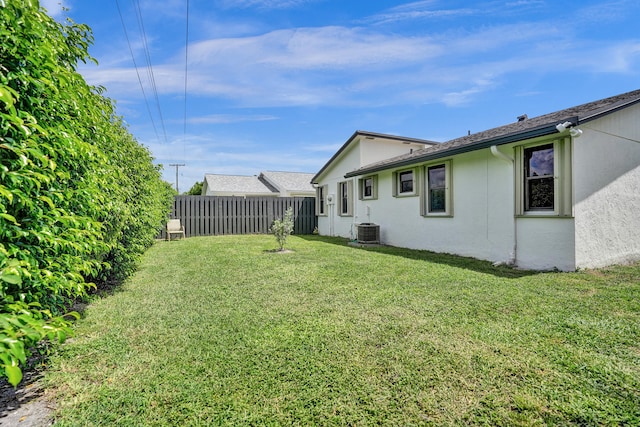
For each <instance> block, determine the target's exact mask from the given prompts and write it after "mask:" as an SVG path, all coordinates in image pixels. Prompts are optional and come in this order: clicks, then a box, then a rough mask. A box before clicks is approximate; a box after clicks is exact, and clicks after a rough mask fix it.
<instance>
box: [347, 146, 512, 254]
mask: <svg viewBox="0 0 640 427" xmlns="http://www.w3.org/2000/svg"><path fill="white" fill-rule="evenodd" d="M450 160H451V172H452V179H451V192H452V193H451V195H452V214H453V215H452V216H448V217H437V216H426V217H425V216H422V215H420V203H421V200H422V199H421V197H419V196H411V197H393V196H392V188H393V185H394V183H393V174H392V172H391V171H385V172H382V173H380V174H379V175H378V196H379V197H378V199H377V200H368V201H358V206H357V207H358V209H357V212H358V214H357V218H356V221H357V222H373V223H376V224H379V225H380V238H381V241H382V242H383V243H385V244H389V245H393V246H402V247H408V248H412V249H427V250H432V251H437V252H448V253H455V254H459V255H465V256H472V257H476V258H480V259H486V260H490V261H494V262H505V263H508V262H511V261H512V260H513V257H514V252H513V249H514V233H515V223H514V215H513V212H514V207H513V194H514V191H513V169H512V167H513V166H512V164H511V163H510V162H505V161H504V160H500V159H498V158H496V157H494V156H493V155H492V154H491V153H490V151H489V150H481V151H478V152H473V153H467V154H464V155H460V156H456V157H455V158H453V159H450ZM438 163H441V161H438V162H436V163H434V164H438ZM423 168H424V167H423V166H420V167H419V170H420V171H421V173H420V174H419V178H418V180H419V185H420V189H422V188H423V186H424V184H425V182H424V174H423V172H424V170H423ZM367 207H368V209H367ZM367 213H368V215H367Z"/></svg>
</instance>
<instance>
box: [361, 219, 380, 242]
mask: <svg viewBox="0 0 640 427" xmlns="http://www.w3.org/2000/svg"><path fill="white" fill-rule="evenodd" d="M358 243H380V226H379V225H377V224H371V223H370V222H363V223H362V224H358Z"/></svg>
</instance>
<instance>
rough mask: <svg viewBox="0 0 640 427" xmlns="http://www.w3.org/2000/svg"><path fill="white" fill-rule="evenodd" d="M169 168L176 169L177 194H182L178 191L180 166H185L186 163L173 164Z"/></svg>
mask: <svg viewBox="0 0 640 427" xmlns="http://www.w3.org/2000/svg"><path fill="white" fill-rule="evenodd" d="M169 166H175V167H176V193H178V194H180V190H179V189H178V168H179V167H180V166H184V163H173V164H170V165H169Z"/></svg>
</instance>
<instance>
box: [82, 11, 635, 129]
mask: <svg viewBox="0 0 640 427" xmlns="http://www.w3.org/2000/svg"><path fill="white" fill-rule="evenodd" d="M434 4H435V2H431V1H422V2H414V3H409V4H406V5H402V6H399V7H396V8H392V9H390V10H388V11H387V12H385V13H399V14H410V13H414V12H421V11H422V12H424V11H426V10H429V9H430V8H433V5H434ZM537 4H538V2H536V1H524V2H517V4H514V3H512V4H511V5H512V6H514V7H515V6H517V7H527V6H529V5H534V6H535V5H537ZM455 13H459V14H462V13H469V11H467V10H466V9H464V10H463V9H460V10H457V11H455ZM407 17H408V15H407ZM414 17H415V16H414ZM555 19H556V18H555V17H550V18H549V20H548V21H545V22H533V23H523V24H513V23H508V24H495V25H492V26H491V25H486V26H480V27H477V28H470V29H457V30H455V29H453V30H450V31H446V32H433V33H429V32H428V29H427V30H425V31H423V32H419V33H415V32H413V35H403V34H400V33H389V32H385V31H380V30H379V29H376V28H377V27H370V28H362V27H353V28H348V27H341V26H326V27H313V28H310V27H309V28H292V29H280V30H273V31H268V32H265V33H263V34H260V35H252V36H244V37H226V38H211V39H208V40H202V41H198V42H194V43H192V44H191V45H190V46H189V50H188V52H189V65H188V70H189V74H188V89H189V93H190V94H192V95H195V96H210V97H216V98H218V99H222V100H224V101H225V102H230V103H232V104H233V105H237V106H243V107H273V106H337V105H340V106H345V105H369V106H371V105H395V104H406V103H408V102H409V103H414V102H419V103H424V102H428V103H431V102H443V103H445V104H446V105H450V106H454V105H461V104H464V103H466V102H468V101H469V100H471V99H473V97H474V96H477V95H478V94H480V93H482V92H483V91H486V90H488V89H489V88H493V87H496V85H499V84H500V82H501V81H502V80H504V78H505V76H507V75H509V74H513V73H521V72H527V73H532V72H533V73H538V74H544V73H548V72H554V71H557V70H564V71H568V70H576V71H584V70H585V69H587V70H590V71H592V72H628V71H629V70H632V69H633V65H634V64H635V63H636V62H637V57H638V49H639V48H638V42H637V41H625V40H622V41H608V40H603V41H598V42H594V41H592V40H586V39H579V38H577V37H578V36H576V34H575V30H574V29H573V28H572V27H571V24H570V21H569V22H566V21H565V20H564V19H562V20H558V21H557V22H556V21H555ZM114 63H116V62H114ZM183 64H184V51H183V52H168V56H167V58H165V59H164V60H163V62H162V63H160V64H158V65H154V75H155V80H156V84H157V88H158V91H159V92H160V94H161V95H167V94H168V95H173V96H176V97H177V96H180V95H182V94H183V91H184V65H183ZM83 74H84V75H85V76H86V77H87V80H88V81H89V82H90V83H92V84H96V85H104V86H106V87H108V88H109V95H110V96H111V94H113V95H114V96H118V97H119V98H123V97H125V99H126V98H127V97H128V98H131V97H136V98H138V99H140V98H141V93H140V89H139V83H138V78H137V76H136V73H135V71H134V70H133V69H132V68H125V67H122V66H119V67H113V68H112V67H108V66H101V67H100V68H95V67H93V68H92V67H90V66H87V67H85V68H84V69H83ZM141 78H142V80H143V84H144V86H145V88H147V87H149V85H148V82H147V81H146V79H147V77H146V75H144V73H143V72H142V70H141ZM149 91H150V89H149ZM150 94H151V92H148V95H147V96H150ZM190 96H191V95H190ZM269 119H270V118H269ZM192 120H194V123H197V122H198V120H200V122H201V123H204V122H209V123H224V122H228V121H229V120H235V121H238V120H256V118H255V117H254V118H253V119H251V118H246V117H245V118H242V117H240V118H232V117H225V116H210V117H208V118H207V117H201V118H196V119H192ZM260 120H265V118H261V119H260Z"/></svg>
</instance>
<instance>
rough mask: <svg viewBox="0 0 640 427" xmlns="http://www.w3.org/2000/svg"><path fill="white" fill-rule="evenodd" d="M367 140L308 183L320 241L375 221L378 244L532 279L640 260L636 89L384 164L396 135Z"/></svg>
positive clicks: (353, 142) (354, 234)
mask: <svg viewBox="0 0 640 427" xmlns="http://www.w3.org/2000/svg"><path fill="white" fill-rule="evenodd" d="M368 135H373V134H370V133H368V132H356V133H355V134H354V135H353V136H352V137H351V138H349V140H347V142H346V143H345V144H344V145H343V146H342V148H340V150H339V151H338V153H336V155H334V156H333V157H332V158H331V159H330V160H329V161H328V162H327V163H326V164H325V165H324V166H323V167H322V169H320V171H319V172H318V173H316V175H315V176H314V177H313V179H312V182H313V183H314V185H315V186H316V209H317V214H318V230H319V232H320V234H322V235H331V236H343V237H347V238H352V239H357V238H358V231H361V230H367V227H371V225H368V224H375V225H376V226H377V227H379V228H378V229H377V236H378V237H377V240H379V241H380V242H381V243H384V244H389V245H393V246H400V247H407V248H413V249H426V250H432V251H436V252H446V253H453V254H459V255H463V256H471V257H475V258H479V259H484V260H489V261H493V262H496V263H505V264H510V265H514V266H517V267H519V268H527V269H539V270H547V269H559V270H564V271H571V270H575V269H579V268H597V267H603V266H607V265H611V264H619V263H627V262H632V261H635V260H638V259H640V90H636V91H633V92H628V93H624V94H621V95H617V96H613V97H610V98H606V99H601V100H598V101H595V102H590V103H587V104H584V105H579V106H576V107H572V108H567V109H565V110H561V111H556V112H553V113H550V114H545V115H542V116H539V117H534V118H528V117H526V115H523V116H520V117H518V120H517V121H516V122H514V123H510V124H507V125H505V126H500V127H497V128H494V129H489V130H486V131H483V132H479V133H474V134H469V135H465V136H462V137H460V138H456V139H453V140H450V141H447V142H444V143H439V144H433V143H429V142H427V143H426V144H424V146H423V147H421V148H418V149H414V148H409V149H405V150H404V151H405V152H404V153H398V154H399V155H396V156H387V157H386V158H379V157H380V156H378V154H379V153H381V152H384V151H385V150H387V149H388V152H392V151H393V150H394V149H397V148H398V147H397V141H401V140H404V139H405V138H402V137H392V136H385V137H381V136H374V140H373V141H375V144H371V145H370V144H368V143H367V141H368V139H367V137H368ZM406 140H407V142H408V143H409V145H411V140H410V139H406ZM382 146H384V147H385V148H382ZM370 147H371V150H372V151H373V152H372V153H369V149H370ZM363 224H364V225H366V227H365V226H362V225H363Z"/></svg>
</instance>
